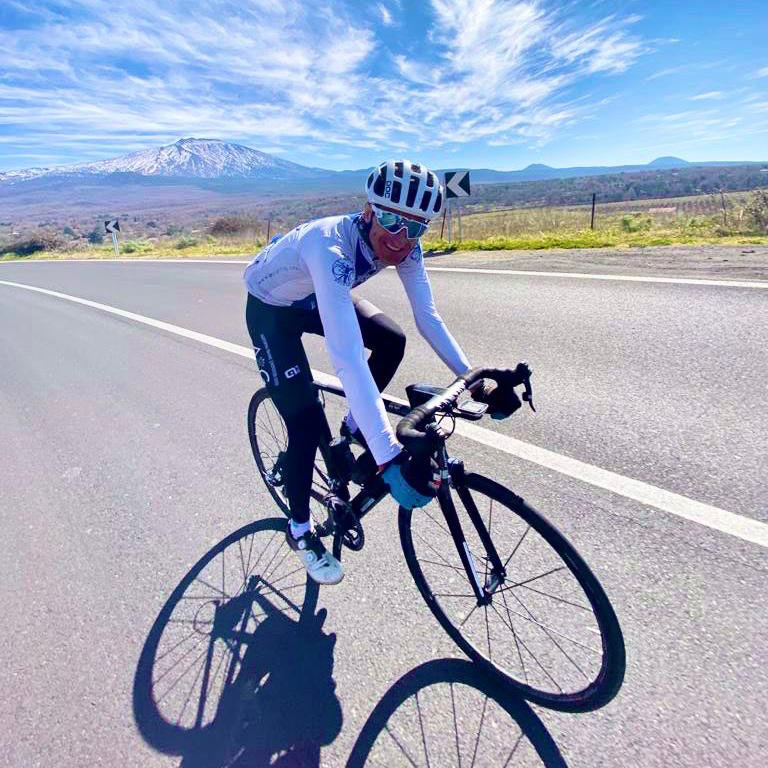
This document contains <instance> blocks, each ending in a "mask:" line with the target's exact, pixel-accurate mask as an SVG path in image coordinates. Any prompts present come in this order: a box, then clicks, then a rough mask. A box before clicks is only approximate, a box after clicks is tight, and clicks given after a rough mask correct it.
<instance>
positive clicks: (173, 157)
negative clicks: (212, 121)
mask: <svg viewBox="0 0 768 768" xmlns="http://www.w3.org/2000/svg"><path fill="white" fill-rule="evenodd" d="M113 173H133V174H138V175H140V176H155V177H171V178H198V179H219V178H243V179H264V180H301V179H308V180H309V179H316V178H318V177H320V176H325V175H328V174H329V173H332V172H331V171H324V170H322V169H320V168H307V167H306V166H303V165H299V164H298V163H291V162H289V161H288V160H281V159H280V158H278V157H274V156H273V155H268V154H266V153H265V152H259V151H258V150H256V149H251V148H250V147H245V146H243V145H242V144H230V143H228V142H225V141H220V140H218V139H193V138H189V139H179V141H177V142H175V143H174V144H167V145H165V146H163V147H158V148H155V149H145V150H142V151H141V152H133V153H132V154H129V155H123V156H121V157H116V158H114V159H112V160H102V161H99V162H96V163H85V164H79V165H69V166H57V167H54V168H27V169H25V170H20V171H8V172H7V173H0V181H26V180H28V179H35V178H39V177H41V176H87V175H98V176H108V175H110V174H113Z"/></svg>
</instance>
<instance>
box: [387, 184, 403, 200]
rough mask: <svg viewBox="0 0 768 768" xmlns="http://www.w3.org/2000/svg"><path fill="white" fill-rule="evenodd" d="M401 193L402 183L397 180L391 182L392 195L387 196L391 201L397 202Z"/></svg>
mask: <svg viewBox="0 0 768 768" xmlns="http://www.w3.org/2000/svg"><path fill="white" fill-rule="evenodd" d="M402 194H403V185H402V184H401V183H400V182H399V181H393V182H392V195H391V197H390V198H389V199H390V200H391V201H392V202H393V203H399V202H400V197H401V196H402Z"/></svg>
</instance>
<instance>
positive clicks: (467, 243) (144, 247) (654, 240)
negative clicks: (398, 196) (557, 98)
mask: <svg viewBox="0 0 768 768" xmlns="http://www.w3.org/2000/svg"><path fill="white" fill-rule="evenodd" d="M659 245H693V246H696V245H768V235H739V234H731V235H702V234H698V233H697V234H693V233H683V232H680V231H668V232H663V231H652V232H623V231H610V230H598V231H593V230H589V229H587V230H582V231H576V232H562V233H560V232H539V233H535V234H525V235H516V236H503V237H498V236H497V237H486V238H482V239H473V240H463V241H461V242H458V241H448V240H440V239H434V240H433V239H425V241H424V250H425V251H430V252H431V251H441V252H451V251H456V250H459V249H460V250H462V251H506V250H510V251H511V250H543V249H558V248H569V249H570V248H646V247H652V246H659ZM263 247H264V241H263V240H250V241H242V242H237V241H231V240H230V241H227V242H219V241H216V240H212V239H211V240H207V241H203V242H196V241H195V242H194V243H190V242H189V241H188V240H187V241H185V240H183V239H182V240H180V241H177V242H176V243H166V244H162V245H160V244H158V243H152V242H148V241H127V242H125V243H122V244H121V248H120V256H121V257H130V258H136V259H141V258H146V259H184V258H192V259H194V258H202V257H207V258H212V257H213V258H215V257H219V256H222V257H235V256H238V257H242V258H253V257H254V256H255V255H256V254H257V253H258V252H259V250H260V249H261V248H263ZM73 258H75V259H112V258H114V250H113V248H112V246H111V245H109V246H106V245H100V246H89V247H83V248H79V249H77V250H45V251H38V252H36V253H33V254H30V255H19V254H17V253H6V254H3V255H1V256H0V261H18V260H24V261H28V260H56V259H73Z"/></svg>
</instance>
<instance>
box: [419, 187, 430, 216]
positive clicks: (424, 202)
mask: <svg viewBox="0 0 768 768" xmlns="http://www.w3.org/2000/svg"><path fill="white" fill-rule="evenodd" d="M431 199H432V193H431V192H430V191H429V190H427V191H426V192H425V193H424V197H422V198H421V205H420V206H419V208H421V210H422V211H426V210H427V209H428V208H429V201H430V200H431Z"/></svg>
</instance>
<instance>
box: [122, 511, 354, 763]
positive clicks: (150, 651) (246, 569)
mask: <svg viewBox="0 0 768 768" xmlns="http://www.w3.org/2000/svg"><path fill="white" fill-rule="evenodd" d="M285 524H286V523H285V519H277V518H275V519H271V520H262V521H257V522H256V523H251V524H250V525H248V526H245V527H244V528H242V529H241V530H240V531H237V532H235V533H233V534H232V535H230V536H229V537H227V538H226V539H224V541H222V542H220V543H219V544H217V545H216V546H215V547H214V548H213V549H212V550H210V551H209V552H208V553H206V555H204V556H203V557H202V558H201V559H200V561H198V563H196V564H195V565H194V566H193V567H192V569H191V570H190V571H189V572H188V573H187V574H186V576H185V577H184V579H182V581H181V583H180V584H179V586H178V587H177V588H176V589H175V590H174V592H173V594H172V595H171V597H170V598H169V600H168V601H167V603H166V604H165V606H164V607H163V609H162V611H161V612H160V614H159V616H158V618H157V620H156V621H155V623H154V625H153V627H152V629H151V631H150V633H149V636H148V638H147V640H146V642H145V645H144V648H143V650H142V654H141V657H140V659H139V664H138V667H137V670H136V676H135V679H134V696H133V704H134V717H135V720H136V724H137V726H138V729H139V731H140V732H141V734H142V736H143V737H144V739H145V741H146V742H147V743H148V744H149V745H151V746H152V747H154V748H155V749H157V750H158V751H160V752H163V753H166V754H171V755H179V756H180V757H181V758H182V760H181V763H180V766H181V767H183V768H214V766H233V767H236V766H241V768H244V767H245V766H248V767H249V768H252V767H253V766H291V767H292V768H293V767H294V766H302V767H306V768H317V767H318V766H319V765H320V750H321V747H322V746H324V745H326V744H330V743H331V742H332V741H333V740H334V739H335V738H336V736H337V735H338V734H339V732H340V731H341V726H342V721H343V716H342V711H341V705H340V703H339V700H338V698H337V697H336V693H335V689H336V683H335V681H334V679H333V665H334V657H333V653H334V648H335V644H336V636H335V634H327V633H325V632H324V631H323V624H324V622H325V619H326V616H327V611H325V610H324V609H323V610H320V611H319V612H318V613H315V607H316V605H317V596H318V588H317V585H315V584H314V583H313V582H311V581H307V579H306V576H305V572H304V569H303V568H302V567H299V568H298V569H297V568H296V567H295V566H296V563H295V559H294V558H293V557H291V556H290V550H289V549H288V547H287V546H286V545H285V542H284V530H285Z"/></svg>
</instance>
